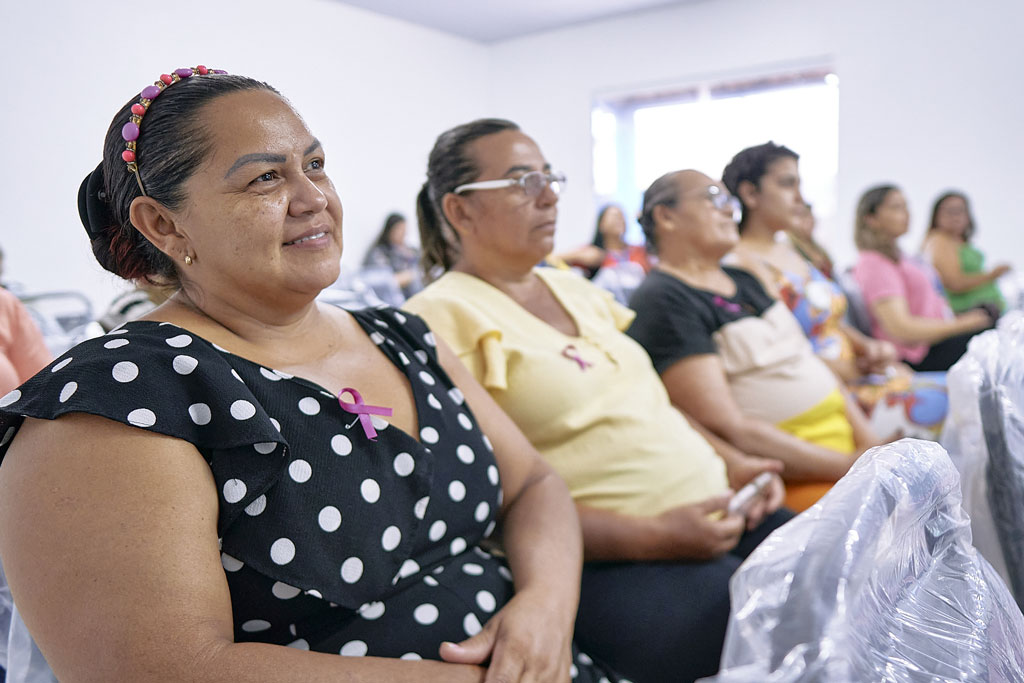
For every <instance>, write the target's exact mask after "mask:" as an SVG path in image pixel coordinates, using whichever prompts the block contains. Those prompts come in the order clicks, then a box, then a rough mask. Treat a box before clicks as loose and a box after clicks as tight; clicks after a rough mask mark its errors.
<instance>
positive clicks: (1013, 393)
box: [941, 311, 1024, 605]
mask: <svg viewBox="0 0 1024 683" xmlns="http://www.w3.org/2000/svg"><path fill="white" fill-rule="evenodd" d="M947 381H948V385H949V417H948V418H947V420H946V426H945V429H944V430H943V432H942V438H941V443H942V445H943V446H945V447H946V448H947V449H948V450H949V455H950V457H951V458H952V460H953V462H954V464H955V465H956V467H957V469H958V470H959V471H960V477H961V482H962V488H963V496H964V509H965V510H966V511H967V513H968V514H969V515H970V516H971V528H972V530H973V532H974V542H975V545H976V546H977V548H978V550H979V551H980V552H981V553H982V554H983V555H984V556H985V558H986V559H987V560H988V561H989V562H991V563H992V566H993V567H995V569H996V570H997V571H998V572H999V573H1000V575H1001V576H1002V577H1003V579H1004V580H1005V581H1006V583H1007V584H1008V585H1009V586H1010V589H1011V591H1012V592H1013V594H1014V596H1015V597H1016V600H1017V604H1018V605H1024V412H1022V410H1024V313H1021V312H1019V311H1017V312H1013V313H1009V314H1007V315H1005V316H1003V318H1002V319H1000V321H999V325H998V327H997V328H996V329H995V330H989V331H987V332H984V333H982V334H979V335H976V336H975V337H974V338H973V339H972V340H971V342H970V344H969V345H968V348H967V353H965V354H964V356H963V358H961V359H960V360H959V361H958V362H957V363H956V364H955V365H954V366H953V367H952V368H951V369H950V371H949V373H948V374H947Z"/></svg>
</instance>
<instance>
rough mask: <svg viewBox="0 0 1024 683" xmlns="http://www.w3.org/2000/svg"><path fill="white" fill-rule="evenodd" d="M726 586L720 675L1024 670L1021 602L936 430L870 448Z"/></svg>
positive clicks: (837, 677)
mask: <svg viewBox="0 0 1024 683" xmlns="http://www.w3.org/2000/svg"><path fill="white" fill-rule="evenodd" d="M730 591H731V596H732V613H731V616H730V621H729V628H728V634H727V637H726V643H725V649H724V651H723V655H722V671H721V672H720V673H719V674H718V676H717V677H715V678H714V679H709V680H714V681H716V682H717V683H740V682H744V683H746V682H748V681H749V682H751V683H752V682H753V681H759V682H760V681H772V682H773V683H796V682H810V681H829V682H830V683H833V682H834V683H855V682H858V681H908V682H909V681H918V680H922V681H924V680H927V681H972V682H973V681H977V682H979V683H981V682H982V681H996V680H998V681H1018V680H1024V615H1022V614H1021V612H1020V609H1018V608H1017V606H1016V605H1015V604H1014V602H1013V600H1012V598H1011V597H1010V595H1009V591H1008V590H1007V588H1006V586H1005V585H1004V584H1003V582H1002V580H1001V579H1000V578H999V576H998V574H996V572H995V571H994V570H993V569H992V567H991V566H990V565H989V564H988V562H987V561H986V560H985V559H984V558H983V557H982V556H981V555H979V554H978V553H977V551H976V550H975V549H974V547H973V546H972V545H971V531H970V520H969V519H968V518H967V516H966V515H965V514H964V512H963V510H962V508H961V497H960V481H959V476H958V474H957V471H956V468H955V467H954V466H953V463H952V461H951V460H950V459H949V457H948V456H947V455H946V453H945V451H943V450H942V447H941V446H939V445H938V444H936V443H933V442H927V441H918V440H914V439H904V440H902V441H899V442H897V443H894V444H888V445H886V446H882V447H879V448H874V449H872V450H870V451H868V452H867V453H866V454H865V455H863V456H862V457H861V458H860V459H859V460H858V461H857V463H855V464H854V466H853V467H852V468H851V470H850V472H849V473H848V474H847V475H846V476H845V477H843V479H841V480H840V481H839V482H837V483H836V485H835V486H834V487H833V488H832V490H831V491H830V492H829V493H828V494H826V495H825V497H824V498H822V499H821V500H820V501H818V503H816V504H815V505H814V506H813V507H811V508H810V509H809V510H807V511H805V512H804V513H803V514H801V515H799V516H798V517H796V518H795V519H794V520H792V521H791V522H789V523H788V524H786V525H785V526H783V527H781V528H780V529H778V530H776V531H775V532H774V533H772V534H771V535H770V536H769V537H768V538H767V539H766V540H765V541H764V542H763V543H762V544H761V545H760V546H759V547H758V548H757V549H756V550H755V551H754V552H753V553H752V554H751V555H750V557H749V558H748V559H747V561H746V562H744V563H743V565H742V566H741V567H740V569H739V570H738V571H737V573H736V574H735V575H734V576H733V579H732V582H731V585H730Z"/></svg>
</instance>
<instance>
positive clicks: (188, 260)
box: [185, 254, 192, 266]
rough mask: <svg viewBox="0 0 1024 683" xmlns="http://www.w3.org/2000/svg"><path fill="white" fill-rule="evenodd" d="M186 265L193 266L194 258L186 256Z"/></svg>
mask: <svg viewBox="0 0 1024 683" xmlns="http://www.w3.org/2000/svg"><path fill="white" fill-rule="evenodd" d="M185 265H186V266H191V265H192V257H191V256H189V255H188V254H185Z"/></svg>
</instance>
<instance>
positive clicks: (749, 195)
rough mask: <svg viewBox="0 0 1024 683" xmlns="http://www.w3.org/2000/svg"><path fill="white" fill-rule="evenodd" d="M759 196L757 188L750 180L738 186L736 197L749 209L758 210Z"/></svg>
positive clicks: (741, 182) (742, 181)
mask: <svg viewBox="0 0 1024 683" xmlns="http://www.w3.org/2000/svg"><path fill="white" fill-rule="evenodd" d="M758 194H759V193H758V191H757V186H756V185H754V183H752V182H750V181H749V180H741V181H740V184H739V185H737V186H736V196H737V197H739V200H740V201H741V202H743V206H745V207H747V209H755V208H757V198H758Z"/></svg>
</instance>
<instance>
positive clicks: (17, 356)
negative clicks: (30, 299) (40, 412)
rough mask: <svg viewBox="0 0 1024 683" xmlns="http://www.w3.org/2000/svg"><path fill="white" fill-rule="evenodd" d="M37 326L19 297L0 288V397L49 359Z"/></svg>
mask: <svg viewBox="0 0 1024 683" xmlns="http://www.w3.org/2000/svg"><path fill="white" fill-rule="evenodd" d="M52 358H53V357H52V356H51V355H50V352H49V350H47V348H46V344H45V343H43V335H42V334H41V333H40V332H39V327H38V326H37V325H36V324H35V322H34V321H33V320H32V316H30V315H29V313H28V311H27V310H25V307H24V306H23V305H22V304H21V302H20V301H18V298H17V297H16V296H14V295H13V294H11V293H10V292H8V291H7V290H6V289H3V288H0V396H3V395H4V394H6V393H7V392H8V391H10V390H11V389H13V388H14V387H16V386H18V385H19V384H21V383H22V382H24V381H25V380H27V379H28V378H29V377H31V376H32V375H34V374H36V373H37V372H38V371H39V370H42V369H43V367H44V366H45V365H46V364H47V363H49V362H50V361H51V360H52Z"/></svg>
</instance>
